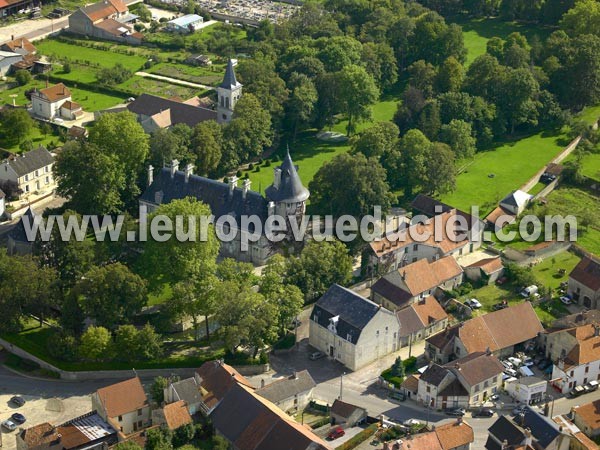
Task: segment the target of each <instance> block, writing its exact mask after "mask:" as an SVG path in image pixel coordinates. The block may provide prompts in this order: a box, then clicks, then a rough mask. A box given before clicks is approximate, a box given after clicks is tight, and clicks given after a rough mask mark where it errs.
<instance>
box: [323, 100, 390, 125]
mask: <svg viewBox="0 0 600 450" xmlns="http://www.w3.org/2000/svg"><path fill="white" fill-rule="evenodd" d="M399 100H400V99H399V98H394V97H391V98H390V97H386V98H385V99H384V100H381V101H380V102H377V103H376V104H375V105H373V108H372V120H371V121H370V122H360V123H358V124H357V125H356V131H357V132H360V131H362V130H364V129H366V128H369V127H370V126H372V125H373V123H375V122H389V121H391V120H392V119H393V118H394V114H395V113H396V109H397V107H398V101H399ZM346 125H348V121H347V120H345V119H344V120H340V121H339V122H338V123H336V124H335V125H334V126H333V128H332V129H333V131H337V132H338V133H343V134H346Z"/></svg>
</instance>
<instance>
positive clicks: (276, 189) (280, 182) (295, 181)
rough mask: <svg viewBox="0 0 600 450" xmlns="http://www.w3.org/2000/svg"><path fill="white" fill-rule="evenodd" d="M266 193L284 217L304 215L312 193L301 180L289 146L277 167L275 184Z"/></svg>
mask: <svg viewBox="0 0 600 450" xmlns="http://www.w3.org/2000/svg"><path fill="white" fill-rule="evenodd" d="M265 195H266V197H267V199H268V200H269V201H272V202H274V203H275V213H276V214H278V215H280V216H284V217H288V216H296V217H297V218H299V219H301V218H302V216H303V215H304V211H305V209H306V200H308V197H309V196H310V193H309V192H308V189H306V188H305V187H304V185H303V184H302V181H301V180H300V176H299V175H298V168H297V167H296V166H295V165H294V163H293V161H292V157H291V156H290V150H289V148H288V150H287V152H286V155H285V158H284V159H283V163H282V164H281V166H279V167H276V168H275V172H274V181H273V184H272V185H271V186H269V187H268V188H267V189H266V190H265Z"/></svg>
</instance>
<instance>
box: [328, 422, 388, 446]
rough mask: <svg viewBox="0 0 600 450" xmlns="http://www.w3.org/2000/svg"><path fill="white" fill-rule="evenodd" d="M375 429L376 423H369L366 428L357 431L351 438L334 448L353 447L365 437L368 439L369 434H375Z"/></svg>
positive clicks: (364, 439)
mask: <svg viewBox="0 0 600 450" xmlns="http://www.w3.org/2000/svg"><path fill="white" fill-rule="evenodd" d="M377 429H378V425H377V424H376V423H373V424H371V425H369V426H368V427H367V428H365V429H364V430H362V431H361V432H360V433H358V434H357V435H356V436H354V437H353V438H351V439H348V440H347V441H346V442H344V443H343V444H342V445H340V446H339V447H336V448H335V450H350V449H353V448H354V447H356V446H357V445H359V444H362V443H363V442H365V441H366V440H367V439H369V438H370V437H371V436H373V435H374V434H375V432H376V431H377Z"/></svg>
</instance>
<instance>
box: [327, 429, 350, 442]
mask: <svg viewBox="0 0 600 450" xmlns="http://www.w3.org/2000/svg"><path fill="white" fill-rule="evenodd" d="M345 434H346V432H345V431H344V429H343V428H342V427H335V428H332V429H331V431H330V432H329V434H328V435H327V439H329V440H330V441H333V440H334V439H337V438H339V437H342V436H343V435H345Z"/></svg>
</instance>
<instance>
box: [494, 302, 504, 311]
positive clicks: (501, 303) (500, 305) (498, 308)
mask: <svg viewBox="0 0 600 450" xmlns="http://www.w3.org/2000/svg"><path fill="white" fill-rule="evenodd" d="M504 308H508V302H507V301H506V300H505V301H503V302H500V303H496V304H495V305H494V306H492V309H493V310H494V311H499V310H501V309H504Z"/></svg>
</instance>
